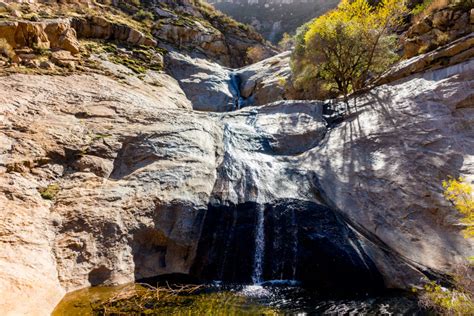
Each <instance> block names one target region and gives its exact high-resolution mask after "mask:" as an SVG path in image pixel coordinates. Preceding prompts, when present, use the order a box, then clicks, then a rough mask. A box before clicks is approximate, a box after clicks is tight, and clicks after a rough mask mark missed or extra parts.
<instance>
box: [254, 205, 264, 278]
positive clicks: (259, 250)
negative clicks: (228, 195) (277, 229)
mask: <svg viewBox="0 0 474 316" xmlns="http://www.w3.org/2000/svg"><path fill="white" fill-rule="evenodd" d="M264 255H265V208H264V206H263V205H258V206H257V227H256V233H255V255H254V264H253V273H252V282H253V283H254V284H258V283H261V282H262V274H263V258H264Z"/></svg>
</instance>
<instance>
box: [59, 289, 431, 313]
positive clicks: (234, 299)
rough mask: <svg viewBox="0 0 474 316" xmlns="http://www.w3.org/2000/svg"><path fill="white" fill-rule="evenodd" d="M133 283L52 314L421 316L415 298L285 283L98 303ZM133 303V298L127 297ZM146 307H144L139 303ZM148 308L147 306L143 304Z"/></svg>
mask: <svg viewBox="0 0 474 316" xmlns="http://www.w3.org/2000/svg"><path fill="white" fill-rule="evenodd" d="M137 287H138V288H139V287H140V286H137V285H133V284H132V285H125V286H119V287H94V288H89V289H84V290H79V291H76V292H72V293H69V294H68V295H66V296H65V297H64V299H63V300H62V301H61V302H60V304H59V305H58V306H57V307H56V309H55V311H54V312H53V316H57V315H71V316H74V315H140V314H141V315H322V314H326V315H422V314H425V313H424V312H423V311H422V310H421V309H420V308H419V307H418V305H417V302H416V299H415V298H414V297H412V296H410V295H408V294H404V293H397V292H387V293H383V294H381V295H375V296H370V297H358V298H350V299H349V298H348V299H328V298H324V297H323V296H322V295H321V294H318V293H315V292H312V291H308V290H305V289H303V288H301V287H298V286H291V285H288V284H284V285H282V284H280V285H275V284H272V285H267V286H259V285H250V286H232V287H230V286H218V285H212V286H205V287H203V288H202V289H200V290H199V291H197V292H195V293H194V294H192V295H177V296H174V297H173V298H172V299H170V298H169V297H168V298H166V299H161V300H158V302H159V303H158V304H155V305H153V308H152V309H141V310H140V309H139V308H138V307H137V306H139V305H140V303H137V304H135V303H134V304H135V305H134V308H132V309H130V308H128V307H127V308H124V309H123V310H121V311H120V313H118V312H117V310H116V309H113V310H110V309H109V310H108V309H107V308H105V312H104V308H98V306H101V303H103V302H106V301H108V300H110V299H111V298H112V297H117V296H119V295H122V294H123V292H126V291H127V290H130V289H133V288H137ZM132 303H133V302H132ZM145 307H146V306H145ZM148 308H150V305H148Z"/></svg>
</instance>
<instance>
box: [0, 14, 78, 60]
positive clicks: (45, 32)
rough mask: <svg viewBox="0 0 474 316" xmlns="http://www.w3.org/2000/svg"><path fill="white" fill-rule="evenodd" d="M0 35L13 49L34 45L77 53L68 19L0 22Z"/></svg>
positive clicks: (73, 31)
mask: <svg viewBox="0 0 474 316" xmlns="http://www.w3.org/2000/svg"><path fill="white" fill-rule="evenodd" d="M0 36H1V37H2V38H5V39H6V41H7V43H8V44H9V45H10V46H11V47H12V48H14V49H15V48H23V47H31V48H33V47H35V48H38V49H62V50H66V51H69V52H71V53H72V54H77V53H79V42H78V41H77V36H76V31H75V30H74V28H72V27H71V23H70V20H69V19H55V20H46V21H41V22H30V21H6V22H0Z"/></svg>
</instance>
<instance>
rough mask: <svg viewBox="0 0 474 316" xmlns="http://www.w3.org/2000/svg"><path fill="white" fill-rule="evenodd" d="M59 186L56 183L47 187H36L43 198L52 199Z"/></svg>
mask: <svg viewBox="0 0 474 316" xmlns="http://www.w3.org/2000/svg"><path fill="white" fill-rule="evenodd" d="M59 190H60V187H59V185H58V184H57V183H53V184H50V185H48V186H47V187H41V188H38V192H39V194H40V195H41V197H42V198H43V199H45V200H54V198H55V197H56V195H57V194H58V192H59Z"/></svg>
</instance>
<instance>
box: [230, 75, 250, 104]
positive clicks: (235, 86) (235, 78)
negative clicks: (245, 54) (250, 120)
mask: <svg viewBox="0 0 474 316" xmlns="http://www.w3.org/2000/svg"><path fill="white" fill-rule="evenodd" d="M241 84H242V79H241V78H240V76H239V74H237V73H235V72H232V73H231V74H230V82H229V87H230V92H231V93H232V95H233V96H234V99H233V100H232V111H235V110H240V109H241V108H243V107H245V106H248V105H251V104H252V103H253V96H250V97H248V98H247V99H246V98H244V97H243V96H242V94H241V93H240V85H241Z"/></svg>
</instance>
